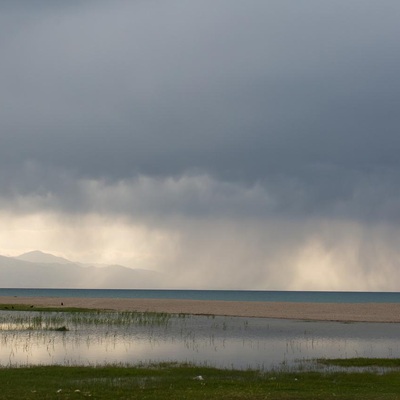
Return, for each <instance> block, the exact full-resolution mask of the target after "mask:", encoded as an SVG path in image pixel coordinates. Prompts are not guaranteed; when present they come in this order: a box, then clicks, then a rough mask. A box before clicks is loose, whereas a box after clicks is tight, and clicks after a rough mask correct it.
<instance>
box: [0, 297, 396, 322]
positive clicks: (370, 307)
mask: <svg viewBox="0 0 400 400" xmlns="http://www.w3.org/2000/svg"><path fill="white" fill-rule="evenodd" d="M61 303H63V306H64V307H84V308H93V309H99V310H116V311H139V312H145V311H152V312H166V313H173V314H179V313H184V314H192V315H224V316H236V317H260V318H283V319H298V320H313V321H342V322H400V304H397V303H355V304H353V303H352V304H350V303H289V302H287V303H285V302H253V301H205V300H171V299H115V298H76V297H74V298H69V297H66V298H59V297H4V296H0V304H27V305H32V306H50V307H60V306H61Z"/></svg>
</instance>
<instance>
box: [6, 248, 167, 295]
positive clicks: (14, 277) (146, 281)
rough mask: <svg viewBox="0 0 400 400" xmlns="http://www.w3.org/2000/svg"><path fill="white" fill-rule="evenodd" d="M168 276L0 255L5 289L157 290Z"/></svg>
mask: <svg viewBox="0 0 400 400" xmlns="http://www.w3.org/2000/svg"><path fill="white" fill-rule="evenodd" d="M163 286H165V279H164V276H163V275H162V274H160V273H158V272H155V271H150V270H145V269H131V268H127V267H124V266H121V265H106V266H101V267H99V266H95V265H90V264H83V263H78V262H72V261H69V260H67V259H65V258H61V257H56V256H54V255H52V254H47V253H43V252H41V251H31V252H29V253H25V254H21V255H20V256H17V257H5V256H0V287H2V288H82V289H91V288H99V289H106V288H107V289H157V288H161V287H163Z"/></svg>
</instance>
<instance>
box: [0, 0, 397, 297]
mask: <svg viewBox="0 0 400 400" xmlns="http://www.w3.org/2000/svg"><path fill="white" fill-rule="evenodd" d="M399 20H400V2H399V1H398V0H381V1H379V2H377V1H375V0H335V1H321V0H304V1H292V0H290V1H289V0H246V1H241V0H237V1H232V0H217V1H216V0H201V1H178V0H168V1H157V0H129V1H128V0H126V1H122V0H113V1H103V0H96V1H92V0H86V1H85V0H82V1H80V0H74V1H54V0H35V1H32V0H26V1H24V0H18V1H15V0H5V1H1V2H0V51H1V53H0V54H1V57H0V88H1V90H0V220H1V223H0V254H2V255H17V254H20V253H23V252H26V251H30V250H36V249H39V250H43V251H46V252H50V253H52V254H55V255H59V256H64V257H67V258H69V259H72V260H77V261H85V262H89V261H90V262H104V263H119V264H123V265H126V266H128V267H132V268H148V269H154V270H157V271H160V272H163V273H166V275H167V276H168V277H169V281H168V284H167V285H168V286H169V287H188V288H191V287H193V288H226V289H228V288H242V289H292V290H303V289H315V290H328V289H329V290H399V289H400V288H399V286H398V284H397V282H400V268H399V267H400V265H399V262H400V261H399V260H400V250H399V249H400V48H399V39H398V38H399V37H400V24H399Z"/></svg>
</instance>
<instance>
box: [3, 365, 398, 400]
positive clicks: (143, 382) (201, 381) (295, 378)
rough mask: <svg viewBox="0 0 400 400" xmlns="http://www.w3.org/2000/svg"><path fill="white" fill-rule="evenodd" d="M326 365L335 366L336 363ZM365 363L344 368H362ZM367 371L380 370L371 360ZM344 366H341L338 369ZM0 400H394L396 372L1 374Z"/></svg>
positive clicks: (72, 370) (57, 370)
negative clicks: (370, 366)
mask: <svg viewBox="0 0 400 400" xmlns="http://www.w3.org/2000/svg"><path fill="white" fill-rule="evenodd" d="M324 362H325V363H331V364H333V365H334V364H335V360H332V362H330V361H329V360H325V361H324ZM365 364H366V361H365V360H364V359H358V361H354V360H353V361H351V362H350V361H349V365H350V366H352V367H354V366H356V365H365ZM368 364H369V365H372V366H374V367H379V366H380V365H381V364H382V365H383V366H386V365H385V362H384V361H383V360H372V361H371V360H370V361H369V363H368ZM342 366H343V365H342ZM0 388H1V390H0V399H27V400H29V399H80V398H92V399H174V400H176V399H191V400H196V399H255V400H257V399H285V400H288V399H324V400H328V399H335V400H336V399H399V398H400V372H399V371H398V370H392V371H390V372H387V373H384V374H382V373H374V372H356V373H355V372H345V371H344V372H283V371H281V372H276V371H270V372H266V373H265V372H259V371H233V370H219V369H214V368H206V367H195V366H189V365H174V364H160V365H155V366H146V367H122V366H104V367H60V366H49V367H25V368H3V369H0Z"/></svg>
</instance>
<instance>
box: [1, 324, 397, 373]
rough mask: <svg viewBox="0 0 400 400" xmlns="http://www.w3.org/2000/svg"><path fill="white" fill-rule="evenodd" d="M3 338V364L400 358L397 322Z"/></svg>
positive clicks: (11, 334) (251, 363)
mask: <svg viewBox="0 0 400 400" xmlns="http://www.w3.org/2000/svg"><path fill="white" fill-rule="evenodd" d="M0 337H1V340H0V363H1V365H33V364H62V365H76V364H79V365H98V364H104V363H121V364H139V363H148V362H159V361H180V362H193V363H198V364H208V365H213V366H218V367H228V368H230V367H234V368H248V367H253V368H271V367H277V366H279V365H281V364H282V363H286V364H287V365H292V364H295V362H296V360H306V359H313V358H324V357H328V358H331V357H332V358H337V357H342V358H343V357H398V356H400V350H399V345H398V338H399V326H398V325H397V324H389V325H388V324H342V323H334V322H331V323H315V322H314V323H307V322H299V321H285V320H267V319H243V318H224V317H216V318H208V317H191V318H185V319H179V318H174V319H172V320H171V321H170V323H169V324H168V325H163V326H133V325H129V326H124V327H121V329H118V328H112V329H110V327H109V326H96V328H95V329H93V328H90V327H87V326H77V327H76V329H74V330H71V331H69V332H53V331H26V330H25V331H24V330H20V331H16V330H13V331H1V332H0Z"/></svg>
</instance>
